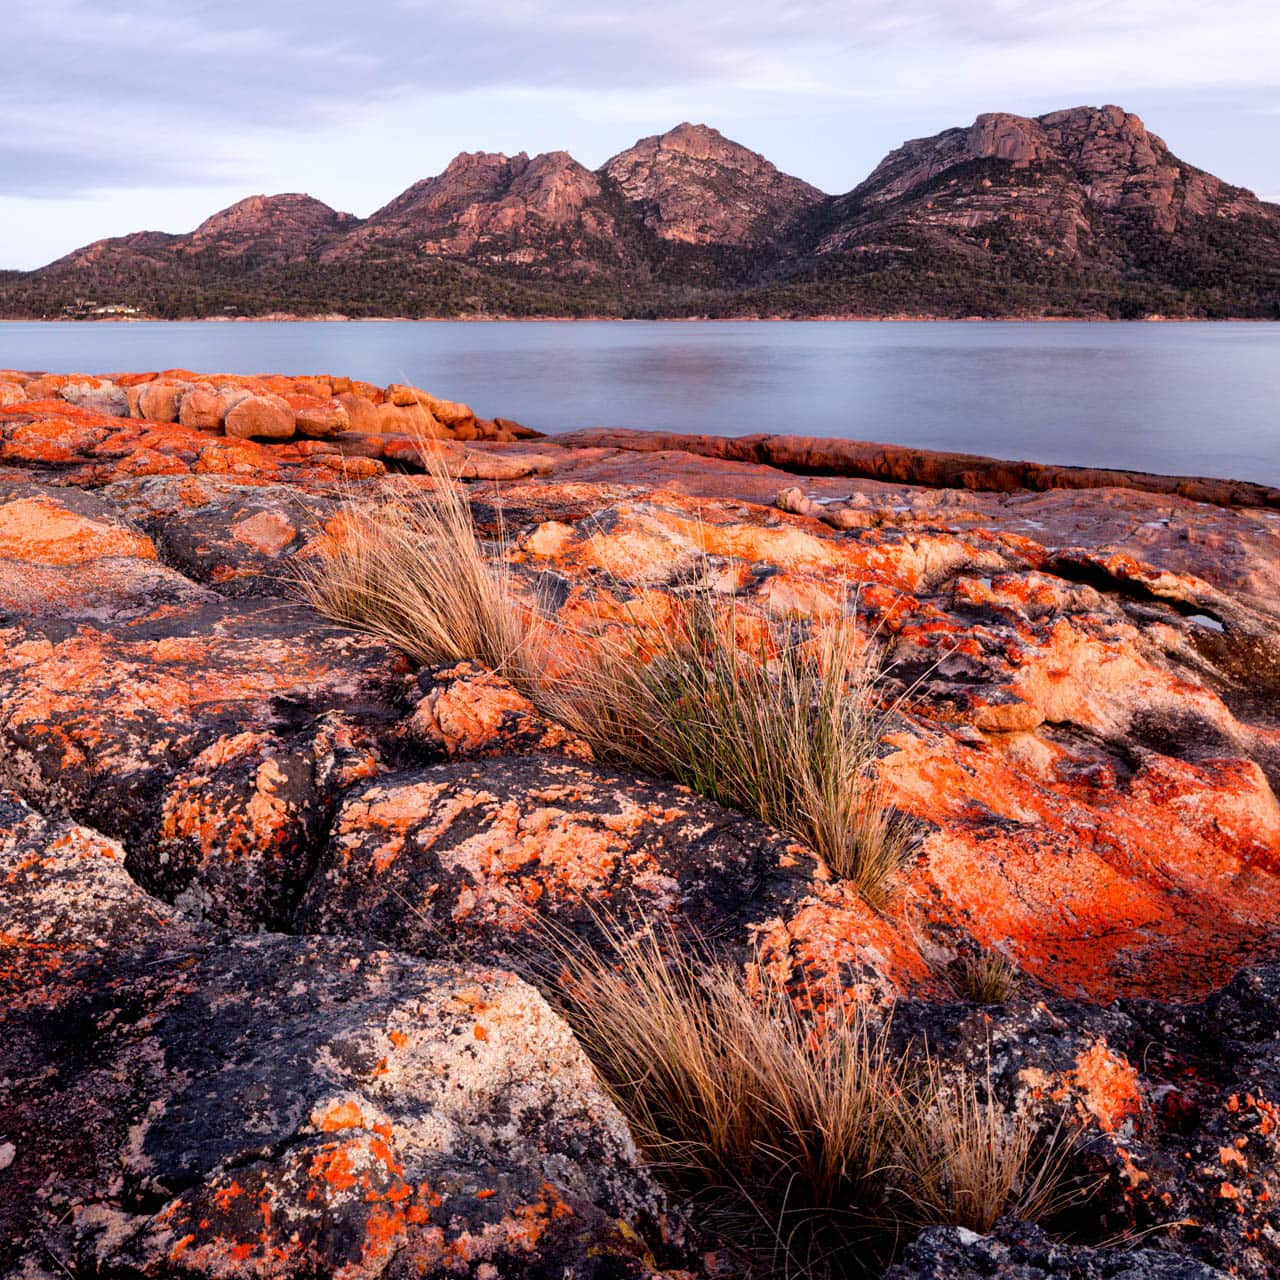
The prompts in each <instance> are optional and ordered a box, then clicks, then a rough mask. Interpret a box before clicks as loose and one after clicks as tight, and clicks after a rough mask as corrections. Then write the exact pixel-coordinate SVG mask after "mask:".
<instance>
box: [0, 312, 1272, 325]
mask: <svg viewBox="0 0 1280 1280" xmlns="http://www.w3.org/2000/svg"><path fill="white" fill-rule="evenodd" d="M2 324H83V325H91V324H115V325H132V324H218V325H224V324H632V325H653V324H695V325H696V324H965V325H979V324H992V325H994V324H1098V325H1126V324H1134V325H1137V324H1143V325H1147V324H1149V325H1159V324H1212V325H1221V324H1258V325H1267V324H1280V319H1268V318H1266V317H1262V316H1220V317H1209V316H1164V315H1151V316H1138V317H1136V318H1130V319H1123V320H1120V319H1112V318H1111V317H1109V316H1035V315H1008V316H939V315H887V316H886V315H860V314H856V313H849V314H839V313H837V314H831V315H816V316H658V317H654V318H641V317H636V316H509V315H472V316H345V315H341V314H337V313H334V314H329V315H295V314H292V313H289V312H272V313H270V314H268V315H264V316H181V317H179V318H177V319H175V320H164V319H161V318H159V317H156V316H95V317H88V316H59V317H57V318H53V317H49V316H39V317H20V316H3V317H0V325H2Z"/></svg>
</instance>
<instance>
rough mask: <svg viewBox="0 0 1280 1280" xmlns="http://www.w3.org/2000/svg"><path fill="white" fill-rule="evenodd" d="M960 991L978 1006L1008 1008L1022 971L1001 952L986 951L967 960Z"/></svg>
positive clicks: (959, 977) (959, 981)
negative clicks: (989, 1005)
mask: <svg viewBox="0 0 1280 1280" xmlns="http://www.w3.org/2000/svg"><path fill="white" fill-rule="evenodd" d="M956 989H957V990H958V991H959V993H960V994H961V995H962V996H965V997H967V998H968V999H970V1000H972V1001H973V1002H974V1003H975V1004H1007V1003H1008V1002H1009V1000H1010V999H1011V998H1012V996H1013V995H1014V993H1015V992H1016V991H1017V989H1018V967H1017V965H1015V964H1014V963H1013V961H1012V960H1010V959H1009V957H1008V956H1006V955H1004V954H1003V953H1002V952H999V951H992V950H988V949H986V948H983V949H982V950H981V951H979V952H977V954H975V955H971V956H967V957H966V958H965V959H964V961H963V962H962V964H961V966H960V970H959V973H958V975H957V978H956Z"/></svg>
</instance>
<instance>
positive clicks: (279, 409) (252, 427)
mask: <svg viewBox="0 0 1280 1280" xmlns="http://www.w3.org/2000/svg"><path fill="white" fill-rule="evenodd" d="M295 425H296V417H295V415H294V412H293V410H292V409H291V408H290V407H289V403H288V401H287V400H285V399H284V398H283V397H281V396H273V395H265V396H247V397H246V398H245V399H243V400H241V401H240V402H239V403H238V404H236V405H233V406H232V408H231V409H230V410H228V412H227V416H226V418H225V420H224V422H223V426H224V428H225V430H226V433H227V435H229V436H235V437H236V438H237V439H240V440H251V439H257V440H288V439H289V437H290V436H292V435H293V432H294V427H295Z"/></svg>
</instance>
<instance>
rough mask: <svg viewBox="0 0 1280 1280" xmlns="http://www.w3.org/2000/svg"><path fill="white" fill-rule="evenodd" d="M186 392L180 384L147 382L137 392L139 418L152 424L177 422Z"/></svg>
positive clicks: (185, 388)
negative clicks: (145, 419)
mask: <svg viewBox="0 0 1280 1280" xmlns="http://www.w3.org/2000/svg"><path fill="white" fill-rule="evenodd" d="M188 390H189V388H188V387H187V386H185V385H184V384H183V383H180V382H167V381H156V382H148V383H147V384H146V385H145V386H143V387H142V389H141V390H140V391H139V392H138V413H139V416H140V417H143V418H147V419H149V420H150V421H152V422H177V421H178V416H179V414H180V413H181V410H182V397H183V396H184V395H185V394H186V392H187V391H188Z"/></svg>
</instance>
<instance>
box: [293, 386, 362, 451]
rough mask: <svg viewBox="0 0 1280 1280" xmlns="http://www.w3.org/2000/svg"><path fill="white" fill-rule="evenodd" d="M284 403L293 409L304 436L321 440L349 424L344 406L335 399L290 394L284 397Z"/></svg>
mask: <svg viewBox="0 0 1280 1280" xmlns="http://www.w3.org/2000/svg"><path fill="white" fill-rule="evenodd" d="M285 403H286V404H288V406H289V407H290V408H291V409H292V410H293V413H294V418H295V420H296V422H297V426H298V430H299V432H301V434H302V435H304V436H312V437H314V438H316V439H320V440H323V439H326V438H328V437H329V436H336V435H337V434H338V433H339V432H340V431H346V430H348V429H349V428H350V426H351V417H350V415H349V414H348V412H347V410H346V407H345V406H344V405H343V404H341V403H340V402H339V401H337V400H334V399H330V398H323V399H322V398H321V397H319V396H315V395H292V396H286V397H285Z"/></svg>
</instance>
